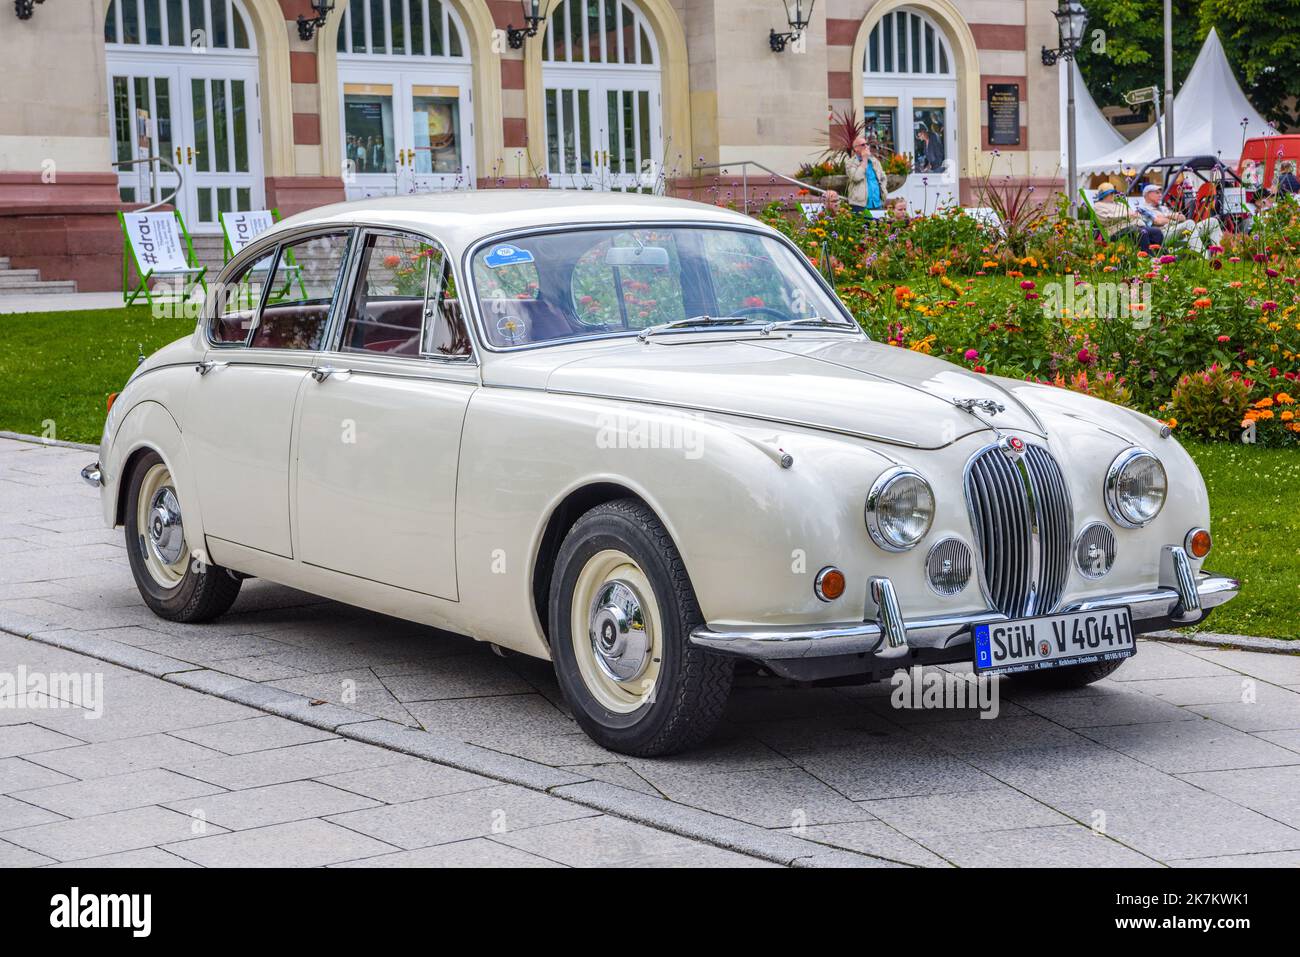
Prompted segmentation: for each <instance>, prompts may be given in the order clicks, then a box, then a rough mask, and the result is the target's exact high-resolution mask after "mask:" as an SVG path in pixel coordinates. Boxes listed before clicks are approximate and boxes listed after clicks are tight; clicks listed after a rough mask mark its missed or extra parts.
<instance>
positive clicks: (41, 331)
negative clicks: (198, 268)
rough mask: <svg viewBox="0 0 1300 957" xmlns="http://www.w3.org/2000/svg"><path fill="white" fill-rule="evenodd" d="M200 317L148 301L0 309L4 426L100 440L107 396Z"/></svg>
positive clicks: (1, 422) (0, 405)
mask: <svg viewBox="0 0 1300 957" xmlns="http://www.w3.org/2000/svg"><path fill="white" fill-rule="evenodd" d="M193 330H194V320H192V319H155V318H154V317H153V316H152V315H151V314H150V312H149V308H148V307H147V306H139V307H132V308H130V309H95V310H87V311H84V312H33V313H25V314H22V315H0V430H5V431H10V432H23V433H26V434H28V435H43V436H45V437H46V438H56V439H65V440H67V441H69V442H92V443H94V442H98V441H99V433H100V431H101V430H102V429H103V427H104V414H105V401H106V400H107V398H108V394H109V393H110V392H117V391H119V390H120V389H121V388H122V386H123V384H124V383H125V382H126V380H127V377H128V376H129V375H130V374H131V370H132V369H134V368H135V366H136V362H137V359H138V357H139V355H140V351H141V349H143V350H144V353H145V355H149V354H150V353H152V352H155V351H156V350H157V349H158V348H160V347H161V346H164V345H166V344H167V343H169V342H172V341H174V340H176V339H180V338H182V337H183V336H186V335H188V334H189V333H190V332H192V331H193Z"/></svg>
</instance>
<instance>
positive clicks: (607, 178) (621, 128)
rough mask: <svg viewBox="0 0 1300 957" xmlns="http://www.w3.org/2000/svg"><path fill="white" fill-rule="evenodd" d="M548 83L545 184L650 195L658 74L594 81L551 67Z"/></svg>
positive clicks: (659, 136)
mask: <svg viewBox="0 0 1300 957" xmlns="http://www.w3.org/2000/svg"><path fill="white" fill-rule="evenodd" d="M547 82H548V85H547V87H546V91H545V106H546V161H547V176H548V180H549V184H550V185H551V186H552V187H553V188H559V189H598V190H624V191H643V192H651V191H653V189H654V187H655V185H656V183H657V182H658V179H659V175H660V172H661V171H660V169H659V166H658V164H659V163H660V162H661V161H662V160H661V155H662V151H663V145H662V141H663V129H662V125H661V119H660V92H659V78H658V76H657V75H641V76H638V75H635V74H622V75H619V76H617V77H598V76H593V75H591V74H590V73H587V72H585V71H581V70H573V71H571V72H570V71H562V70H558V69H553V70H550V71H548V74H547ZM552 84H553V85H552Z"/></svg>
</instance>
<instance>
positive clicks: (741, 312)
mask: <svg viewBox="0 0 1300 957" xmlns="http://www.w3.org/2000/svg"><path fill="white" fill-rule="evenodd" d="M732 315H733V316H757V315H768V316H771V317H772V318H773V319H775V320H776V321H777V322H785V321H786V320H787V319H793V318H798V317H796V316H791V315H790V314H789V313H788V312H780V311H778V310H776V309H773V308H772V307H771V306H743V307H741V308H740V309H737V310H736V311H735V312H733V313H732Z"/></svg>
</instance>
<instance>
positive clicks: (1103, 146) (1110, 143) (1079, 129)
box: [1059, 60, 1128, 171]
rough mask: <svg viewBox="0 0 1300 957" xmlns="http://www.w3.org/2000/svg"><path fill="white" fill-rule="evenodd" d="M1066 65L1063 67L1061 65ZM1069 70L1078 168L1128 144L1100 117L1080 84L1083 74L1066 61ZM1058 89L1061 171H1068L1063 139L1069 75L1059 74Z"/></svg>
mask: <svg viewBox="0 0 1300 957" xmlns="http://www.w3.org/2000/svg"><path fill="white" fill-rule="evenodd" d="M1062 65H1063V66H1064V65H1065V64H1064V63H1063V64H1062ZM1069 69H1071V70H1072V71H1073V72H1074V136H1075V143H1076V144H1077V151H1076V152H1075V154H1074V155H1075V156H1077V157H1078V159H1079V164H1080V165H1083V164H1084V163H1087V162H1089V161H1090V160H1093V159H1095V158H1097V157H1098V156H1105V155H1106V154H1108V153H1110V152H1111V151H1112V150H1117V149H1119V148H1120V147H1122V146H1124V145H1125V144H1127V143H1128V140H1126V139H1124V134H1122V133H1121V132H1120V131H1119V130H1117V129H1115V127H1113V126H1111V125H1110V120H1108V119H1106V117H1105V116H1103V115H1102V112H1101V110H1099V109H1098V108H1097V103H1096V101H1095V100H1093V98H1092V94H1091V93H1089V92H1088V86H1087V84H1086V83H1084V82H1083V73H1082V72H1081V71H1080V70H1079V64H1078V63H1077V62H1075V61H1074V60H1070V61H1069ZM1059 72H1060V77H1061V82H1060V87H1061V169H1062V171H1064V170H1066V169H1069V162H1070V161H1069V158H1068V157H1067V155H1066V151H1067V149H1068V146H1067V144H1068V143H1069V137H1068V136H1067V135H1066V132H1067V131H1066V122H1067V120H1066V101H1067V100H1068V98H1069V91H1068V90H1067V89H1066V86H1067V83H1066V80H1067V78H1068V77H1069V74H1068V73H1066V72H1065V70H1061V71H1059Z"/></svg>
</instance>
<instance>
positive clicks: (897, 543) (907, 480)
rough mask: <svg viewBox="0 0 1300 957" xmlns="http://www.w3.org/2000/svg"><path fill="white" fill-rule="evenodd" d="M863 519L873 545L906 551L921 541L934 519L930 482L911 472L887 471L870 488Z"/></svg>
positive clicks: (932, 493) (895, 469)
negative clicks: (865, 521) (864, 518)
mask: <svg viewBox="0 0 1300 957" xmlns="http://www.w3.org/2000/svg"><path fill="white" fill-rule="evenodd" d="M866 520H867V531H868V532H870V533H871V538H872V541H874V542H875V543H876V544H877V545H879V546H880V547H881V548H883V549H885V550H886V551H889V552H902V551H906V550H907V549H909V548H911V547H912V546H914V545H915V544H916V543H917V542H919V541H920V540H921V539H923V538H925V533H926V532H928V531H929V530H930V523H931V522H932V521H933V520H934V492H932V491H931V490H930V483H929V482H927V481H926V480H925V479H923V478H921V476H920V475H919V474H917V473H916V472H914V471H912V470H911V469H908V468H902V467H896V468H892V469H889V470H888V471H887V472H885V474H883V475H882V476H880V478H878V479H876V484H875V485H873V486H871V492H870V494H868V495H867V507H866Z"/></svg>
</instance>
